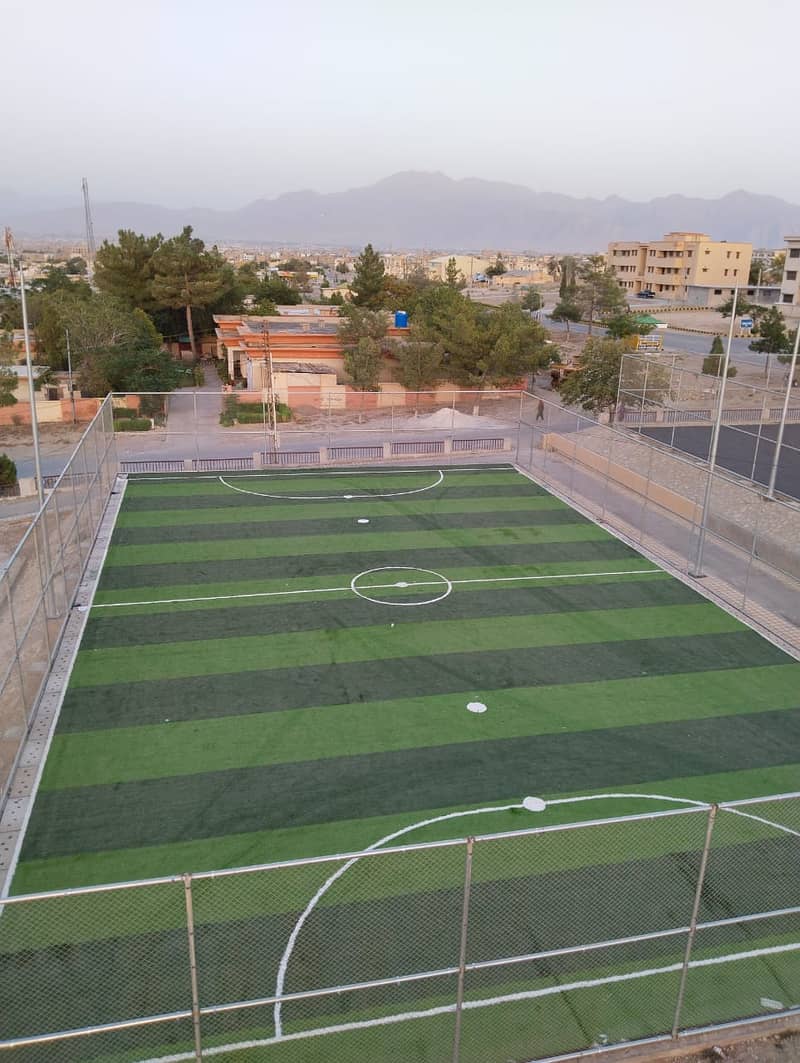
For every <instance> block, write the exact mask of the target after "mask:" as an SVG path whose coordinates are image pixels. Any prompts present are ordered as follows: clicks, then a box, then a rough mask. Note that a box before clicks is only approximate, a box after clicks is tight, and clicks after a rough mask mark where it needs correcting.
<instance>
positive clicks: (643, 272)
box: [607, 232, 753, 302]
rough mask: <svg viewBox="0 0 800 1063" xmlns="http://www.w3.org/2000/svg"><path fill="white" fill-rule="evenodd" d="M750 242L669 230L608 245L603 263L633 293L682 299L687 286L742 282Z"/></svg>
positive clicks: (744, 281) (745, 276)
mask: <svg viewBox="0 0 800 1063" xmlns="http://www.w3.org/2000/svg"><path fill="white" fill-rule="evenodd" d="M752 255H753V245H752V244H743V243H729V242H728V241H726V240H712V239H711V237H710V236H708V235H707V234H706V233H689V232H672V233H667V234H666V235H665V236H664V239H663V240H654V241H653V242H651V243H638V242H627V241H622V240H617V241H615V242H614V243H610V244H609V245H608V255H607V262H608V265H609V266H610V267H611V268H612V269H613V270H614V273H615V274H616V277H617V280H618V281H619V283H620V286H621V287H622V288H624V289H625V290H626V291H629V292H632V293H634V294H636V293H637V292H641V291H651V292H654V293H655V295H657V296H658V297H659V298H660V299H670V300H674V301H676V302H683V301H686V300H687V299H688V297H689V289H690V288H691V289H697V288H702V289H714V288H723V287H724V288H734V287H736V286H738V285H745V284H747V279H748V276H749V274H750V259H751V258H752Z"/></svg>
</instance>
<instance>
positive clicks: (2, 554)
mask: <svg viewBox="0 0 800 1063" xmlns="http://www.w3.org/2000/svg"><path fill="white" fill-rule="evenodd" d="M1 516H2V511H0V517H1ZM31 520H32V518H31V517H6V518H3V519H0V567H2V566H3V564H4V563H5V562H6V561H8V559H9V557H10V556H11V554H12V553H13V552H14V549H15V547H16V545H17V543H18V542H19V541H20V539H21V538H22V536H23V535H24V534H25V531H26V529H27V527H28V525H29V524H30V522H31Z"/></svg>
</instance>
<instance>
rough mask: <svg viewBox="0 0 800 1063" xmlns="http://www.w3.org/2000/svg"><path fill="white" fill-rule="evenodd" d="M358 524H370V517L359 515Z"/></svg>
mask: <svg viewBox="0 0 800 1063" xmlns="http://www.w3.org/2000/svg"><path fill="white" fill-rule="evenodd" d="M356 523H357V524H369V517H359V518H358V521H357V522H356Z"/></svg>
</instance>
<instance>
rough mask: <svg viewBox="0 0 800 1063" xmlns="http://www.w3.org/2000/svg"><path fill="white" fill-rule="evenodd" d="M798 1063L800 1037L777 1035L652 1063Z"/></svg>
mask: <svg viewBox="0 0 800 1063" xmlns="http://www.w3.org/2000/svg"><path fill="white" fill-rule="evenodd" d="M662 1060H663V1063H798V1061H800V1033H785V1034H774V1035H773V1036H771V1037H759V1038H757V1039H755V1040H752V1041H741V1042H739V1043H738V1044H732V1045H724V1046H715V1047H713V1048H704V1049H700V1050H698V1051H696V1052H690V1053H689V1054H688V1055H680V1056H671V1055H665V1056H657V1057H655V1058H654V1060H653V1063H661V1061H662Z"/></svg>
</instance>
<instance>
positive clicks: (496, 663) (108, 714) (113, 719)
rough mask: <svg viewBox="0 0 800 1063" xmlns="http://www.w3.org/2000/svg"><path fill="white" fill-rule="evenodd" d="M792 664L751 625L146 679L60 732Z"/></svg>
mask: <svg viewBox="0 0 800 1063" xmlns="http://www.w3.org/2000/svg"><path fill="white" fill-rule="evenodd" d="M787 663H791V661H790V658H788V657H787V656H786V654H784V653H782V652H781V651H780V650H779V649H777V648H776V647H775V646H773V645H772V644H771V643H769V642H767V641H766V640H765V639H762V638H760V637H759V636H758V635H756V634H755V633H754V632H752V631H732V632H726V633H724V634H715V635H701V636H697V635H691V636H689V635H687V636H683V637H671V638H660V639H636V640H633V641H626V642H616V643H614V642H609V643H592V644H589V645H576V646H558V647H552V646H546V647H541V648H539V649H526V650H524V651H522V652H521V651H519V650H496V651H490V652H482V653H477V652H471V653H448V654H431V655H429V656H424V657H411V658H409V657H402V658H398V659H396V660H388V661H358V662H353V663H346V664H336V665H310V666H307V667H305V668H273V669H269V670H268V671H261V672H258V671H253V672H238V673H232V674H227V675H210V676H197V677H192V678H188V679H164V680H142V681H140V682H132V683H124V684H122V683H121V684H111V685H102V686H96V687H91V686H86V687H75V686H72V685H71V686H70V687H69V688H68V690H67V693H66V697H65V699H64V704H63V706H62V709H61V714H60V716H59V722H58V730H59V731H60V732H77V731H93V730H100V729H103V728H106V727H134V726H137V725H139V724H153V723H162V722H163V721H164V719H165V718H168V719H170V720H191V719H198V718H203V717H209V718H210V717H218V716H239V715H243V714H245V713H251V712H275V711H279V710H283V709H295V708H310V707H312V706H315V705H326V704H330V705H349V704H355V703H358V702H361V701H376V700H380V699H384V700H390V699H395V698H406V697H425V696H431V695H434V694H449V693H456V692H458V691H464V692H465V693H469V692H471V691H474V690H475V689H476V688H479V689H482V690H489V689H492V690H508V689H511V688H513V687H523V686H549V685H554V684H559V683H580V682H591V681H593V680H597V681H600V680H603V679H627V678H631V677H634V676H639V675H670V674H671V673H681V672H683V673H692V672H708V671H714V670H718V669H727V668H748V667H760V666H768V665H784V664H787Z"/></svg>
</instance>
